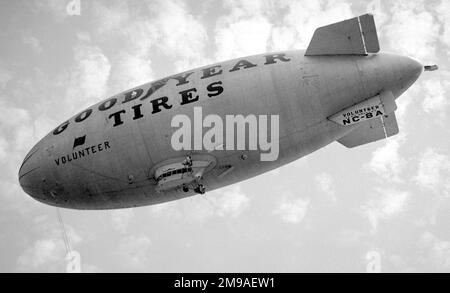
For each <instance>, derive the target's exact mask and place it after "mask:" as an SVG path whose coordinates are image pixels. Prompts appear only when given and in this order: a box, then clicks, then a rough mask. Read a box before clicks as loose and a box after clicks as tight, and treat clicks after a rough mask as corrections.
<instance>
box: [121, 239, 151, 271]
mask: <svg viewBox="0 0 450 293" xmlns="http://www.w3.org/2000/svg"><path fill="white" fill-rule="evenodd" d="M151 245H152V242H151V240H150V238H148V237H147V236H134V235H131V236H127V237H125V238H123V239H122V240H120V242H119V243H118V245H117V249H116V251H115V253H114V254H115V256H116V257H117V258H118V260H119V261H120V264H121V265H122V268H123V269H131V270H137V271H144V270H145V268H146V267H147V265H148V261H149V254H150V248H151Z"/></svg>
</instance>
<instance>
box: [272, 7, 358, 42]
mask: <svg viewBox="0 0 450 293" xmlns="http://www.w3.org/2000/svg"><path fill="white" fill-rule="evenodd" d="M278 3H279V2H277V4H278ZM281 3H282V4H281V7H280V8H281V9H282V10H285V11H287V13H286V14H285V15H284V17H283V18H282V21H281V22H280V23H277V24H276V26H275V28H274V30H273V31H272V36H271V40H270V43H271V46H272V48H273V49H275V50H279V49H306V48H307V47H308V45H309V42H310V41H311V39H312V36H313V33H314V31H315V30H316V29H317V28H318V27H321V26H324V25H328V24H331V23H334V22H338V21H342V20H344V19H347V18H351V17H354V15H353V13H352V10H351V5H350V3H348V2H346V1H334V0H329V1H295V0H291V1H283V2H281ZM278 5H280V4H278Z"/></svg>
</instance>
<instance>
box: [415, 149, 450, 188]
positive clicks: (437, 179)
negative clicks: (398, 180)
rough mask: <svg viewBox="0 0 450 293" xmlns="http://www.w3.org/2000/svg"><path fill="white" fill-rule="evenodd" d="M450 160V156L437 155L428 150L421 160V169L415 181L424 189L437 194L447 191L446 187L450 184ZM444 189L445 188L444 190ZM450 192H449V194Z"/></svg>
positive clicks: (433, 151)
mask: <svg viewBox="0 0 450 293" xmlns="http://www.w3.org/2000/svg"><path fill="white" fill-rule="evenodd" d="M449 176H450V159H449V157H448V156H446V155H443V154H440V153H437V152H436V151H435V150H434V149H432V148H428V149H426V150H425V152H424V153H423V154H422V156H421V158H420V160H419V169H418V171H417V175H416V176H415V178H414V181H415V182H416V183H417V184H419V185H420V186H422V187H424V188H429V189H432V190H434V191H435V192H441V191H442V190H445V186H443V185H444V184H445V185H448V184H450V179H449ZM443 187H444V188H443ZM449 191H450V190H447V192H449Z"/></svg>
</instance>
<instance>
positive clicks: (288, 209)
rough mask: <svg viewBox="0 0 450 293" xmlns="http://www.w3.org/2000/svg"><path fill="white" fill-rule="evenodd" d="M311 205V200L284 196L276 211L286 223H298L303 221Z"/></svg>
mask: <svg viewBox="0 0 450 293" xmlns="http://www.w3.org/2000/svg"><path fill="white" fill-rule="evenodd" d="M309 205H310V201H309V200H307V199H302V198H297V199H296V198H292V196H289V197H284V198H283V199H282V200H281V202H280V203H279V204H278V206H277V208H276V209H275V211H274V213H275V214H276V215H278V216H280V218H281V220H282V221H284V222H286V223H291V224H298V223H300V222H302V221H303V219H304V218H305V216H306V213H307V211H308V208H309Z"/></svg>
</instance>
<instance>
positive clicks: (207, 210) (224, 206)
mask: <svg viewBox="0 0 450 293" xmlns="http://www.w3.org/2000/svg"><path fill="white" fill-rule="evenodd" d="M249 206H250V198H249V197H248V196H247V195H246V194H245V193H244V192H242V190H241V186H240V185H239V184H237V185H231V186H227V187H224V188H221V189H218V190H214V191H212V192H207V193H206V194H205V195H197V196H195V197H193V198H189V199H184V200H182V201H175V202H168V203H164V204H159V205H155V206H152V207H151V209H152V212H153V214H154V215H155V216H157V217H164V218H166V219H169V220H174V221H178V220H181V219H184V220H188V221H194V222H202V221H205V220H207V219H210V218H214V217H215V218H225V219H232V218H237V217H239V216H240V215H241V214H242V213H243V212H244V211H245V210H246V209H247V208H248V207H249Z"/></svg>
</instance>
